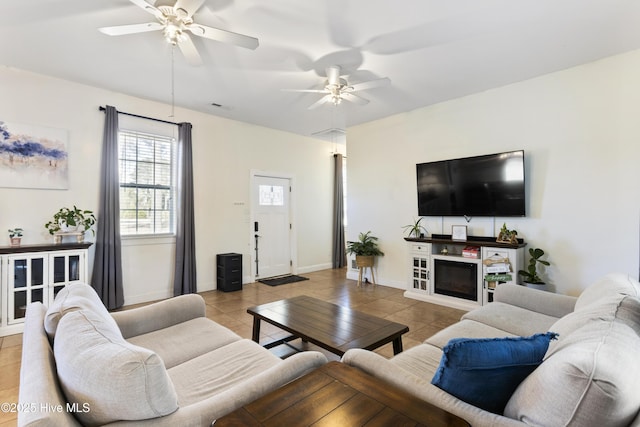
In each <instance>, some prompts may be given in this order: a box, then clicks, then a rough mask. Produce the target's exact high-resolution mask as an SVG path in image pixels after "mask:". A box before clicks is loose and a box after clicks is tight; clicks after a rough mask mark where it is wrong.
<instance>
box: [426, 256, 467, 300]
mask: <svg viewBox="0 0 640 427" xmlns="http://www.w3.org/2000/svg"><path fill="white" fill-rule="evenodd" d="M433 265H434V275H433V276H434V277H433V293H434V294H439V295H446V296H450V297H456V298H462V299H466V300H470V301H478V264H477V263H473V262H463V261H460V260H456V261H448V260H443V259H434V260H433Z"/></svg>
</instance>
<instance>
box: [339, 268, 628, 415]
mask: <svg viewBox="0 0 640 427" xmlns="http://www.w3.org/2000/svg"><path fill="white" fill-rule="evenodd" d="M546 331H553V332H556V333H557V334H558V335H559V336H558V340H555V341H551V343H550V344H549V348H548V350H547V351H546V354H544V360H543V362H542V364H540V365H539V366H538V367H537V368H536V369H535V370H534V371H533V372H532V373H531V374H529V375H528V376H526V378H525V379H524V381H522V382H521V383H520V384H519V386H517V389H516V390H515V392H514V393H513V394H512V395H511V396H510V398H509V396H507V398H508V403H507V404H506V407H505V409H504V413H503V414H495V413H491V412H488V411H485V410H483V409H480V408H478V407H476V406H473V405H470V404H468V403H466V402H464V401H462V400H460V399H458V398H456V397H454V396H452V395H451V394H449V393H447V392H445V391H443V390H442V389H440V388H438V387H436V386H435V385H433V384H431V380H432V378H433V377H434V374H435V372H436V370H437V369H438V367H439V363H440V360H441V357H442V354H443V351H442V348H443V347H444V346H445V345H446V344H447V343H448V342H449V340H450V339H452V338H458V337H469V338H485V337H489V338H499V337H506V336H529V335H533V334H536V333H542V332H546ZM342 361H343V362H344V363H347V364H349V365H352V366H356V367H359V368H361V369H362V370H364V371H366V372H368V373H369V374H371V375H374V376H376V377H379V378H382V379H383V380H385V381H387V382H389V383H392V384H395V385H396V386H399V387H400V388H402V389H405V390H407V391H408V392H410V393H412V394H414V395H415V396H417V397H419V398H422V399H424V400H426V401H428V402H430V403H432V404H435V405H437V406H439V407H442V408H444V409H446V410H447V411H449V412H452V413H454V414H456V415H458V416H460V417H462V418H464V419H466V420H467V421H468V422H469V423H471V425H473V426H526V425H535V426H550V427H559V426H576V427H577V426H580V427H585V426H587V427H588V426H594V427H595V426H597V427H601V426H628V425H633V426H638V425H640V415H639V410H640V284H639V283H638V282H637V281H636V280H634V279H632V278H630V277H628V276H626V275H621V274H611V275H608V276H606V277H604V278H603V279H601V280H599V281H598V282H596V283H594V284H593V285H591V286H589V287H588V288H587V289H585V291H583V293H582V294H581V295H580V296H579V297H577V298H574V297H569V296H563V295H557V294H552V293H548V292H542V291H537V290H533V289H529V288H526V287H523V286H517V285H500V286H499V287H498V288H497V290H496V293H495V302H493V303H490V304H488V305H486V306H483V307H480V308H478V309H475V310H473V311H471V312H469V313H467V314H465V315H464V316H463V317H462V320H461V321H460V322H458V323H456V324H454V325H452V326H450V327H448V328H446V329H444V330H442V331H440V332H439V333H437V334H435V335H434V336H432V337H430V338H429V339H427V340H426V341H425V342H424V343H423V344H420V345H418V346H416V347H412V348H410V349H409V350H407V351H405V352H403V353H400V354H399V355H397V356H394V357H393V358H391V359H385V358H384V357H382V356H380V355H378V354H376V353H374V352H370V351H366V350H359V349H356V350H349V351H348V352H346V353H345V355H344V356H343V359H342Z"/></svg>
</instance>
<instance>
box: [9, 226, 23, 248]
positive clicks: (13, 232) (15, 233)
mask: <svg viewBox="0 0 640 427" xmlns="http://www.w3.org/2000/svg"><path fill="white" fill-rule="evenodd" d="M22 231H23V230H22V228H19V227H16V228H12V229H9V239H11V246H20V241H21V240H22Z"/></svg>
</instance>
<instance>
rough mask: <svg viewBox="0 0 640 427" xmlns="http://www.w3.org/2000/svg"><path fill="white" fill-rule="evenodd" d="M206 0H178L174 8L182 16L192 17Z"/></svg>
mask: <svg viewBox="0 0 640 427" xmlns="http://www.w3.org/2000/svg"><path fill="white" fill-rule="evenodd" d="M204 1H205V0H178V1H176V4H175V5H174V6H173V10H174V11H175V12H176V14H177V15H178V16H180V17H181V18H185V17H186V18H191V16H193V14H194V13H196V12H197V11H198V9H200V7H202V5H203V4H204Z"/></svg>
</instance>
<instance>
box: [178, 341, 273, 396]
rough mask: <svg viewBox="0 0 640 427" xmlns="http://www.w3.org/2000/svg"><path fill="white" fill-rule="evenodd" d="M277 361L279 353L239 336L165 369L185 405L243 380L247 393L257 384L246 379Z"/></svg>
mask: <svg viewBox="0 0 640 427" xmlns="http://www.w3.org/2000/svg"><path fill="white" fill-rule="evenodd" d="M279 363H282V360H281V359H280V358H279V357H277V356H275V355H273V354H272V353H271V352H269V351H265V349H264V348H263V347H262V346H261V345H259V344H258V343H256V342H254V341H251V340H248V339H242V340H240V341H235V342H233V343H230V344H228V345H226V346H223V347H220V348H218V349H217V350H214V351H211V352H209V353H206V354H203V355H202V356H200V357H196V358H195V359H192V360H189V361H187V362H185V363H182V364H180V365H178V366H176V367H174V368H171V369H169V370H168V373H169V376H170V377H171V379H172V380H173V383H174V384H175V389H176V392H177V395H178V400H179V401H180V405H181V406H187V405H191V404H194V403H197V402H200V401H202V400H205V399H207V398H209V397H211V396H215V395H218V394H220V393H223V392H224V391H225V390H228V389H230V388H231V387H233V386H235V385H237V384H240V383H244V382H246V383H247V393H250V392H251V390H250V389H251V387H259V386H260V384H250V381H249V380H251V378H254V377H255V376H256V375H258V374H260V373H261V372H264V371H265V370H267V369H268V368H270V367H272V366H275V365H277V364H279Z"/></svg>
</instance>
